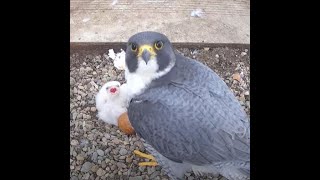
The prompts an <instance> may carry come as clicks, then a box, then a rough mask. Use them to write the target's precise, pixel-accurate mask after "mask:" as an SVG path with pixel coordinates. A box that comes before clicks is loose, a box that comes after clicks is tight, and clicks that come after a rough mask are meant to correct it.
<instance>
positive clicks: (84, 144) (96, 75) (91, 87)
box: [70, 47, 250, 180]
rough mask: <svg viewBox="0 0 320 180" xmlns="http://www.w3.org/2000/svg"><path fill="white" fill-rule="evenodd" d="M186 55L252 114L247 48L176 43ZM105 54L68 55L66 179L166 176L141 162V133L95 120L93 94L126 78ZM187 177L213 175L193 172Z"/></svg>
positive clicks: (165, 178)
mask: <svg viewBox="0 0 320 180" xmlns="http://www.w3.org/2000/svg"><path fill="white" fill-rule="evenodd" d="M178 51H179V52H180V53H182V54H184V55H185V56H188V57H191V58H195V59H198V60H199V61H201V62H203V63H204V64H206V65H207V66H209V67H210V68H212V69H213V70H214V71H215V72H216V73H217V74H218V75H219V76H220V77H221V78H223V80H224V81H225V82H226V84H227V85H228V86H229V87H230V88H231V90H232V92H233V93H234V94H235V95H236V97H237V98H238V100H239V101H240V103H241V104H242V105H243V107H244V109H245V111H246V112H247V114H248V115H250V69H249V66H250V50H249V49H240V48H230V47H221V48H211V47H210V48H208V47H205V48H203V49H188V48H179V49H178ZM107 53H108V50H106V53H104V54H99V53H81V52H74V53H73V54H71V56H70V179H72V180H81V179H90V180H91V179H92V180H98V179H129V180H143V179H156V180H157V179H159V180H168V179H169V178H168V176H167V175H165V173H164V172H163V170H162V169H161V167H139V166H138V163H139V162H140V161H143V159H141V158H139V157H136V156H134V155H133V151H134V150H136V149H137V150H140V151H142V152H146V151H145V148H144V146H143V143H142V142H141V140H140V138H139V137H138V136H136V135H131V136H128V135H125V134H123V133H122V132H120V131H119V129H118V128H117V127H115V126H113V125H108V124H105V123H104V122H102V121H99V120H98V119H97V110H96V108H95V94H96V93H97V92H98V90H99V88H100V87H101V86H102V85H103V84H104V83H105V82H107V81H110V80H117V81H119V82H120V83H124V82H125V79H124V72H123V71H119V70H117V69H116V68H115V67H114V66H113V62H112V60H110V59H108V56H107ZM185 179H190V180H191V179H193V180H198V179H216V180H221V179H224V178H223V177H221V176H219V177H216V176H209V175H208V176H205V175H204V176H195V175H194V173H186V176H185Z"/></svg>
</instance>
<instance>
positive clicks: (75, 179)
mask: <svg viewBox="0 0 320 180" xmlns="http://www.w3.org/2000/svg"><path fill="white" fill-rule="evenodd" d="M70 180H78V177H77V176H72V177H71V178H70Z"/></svg>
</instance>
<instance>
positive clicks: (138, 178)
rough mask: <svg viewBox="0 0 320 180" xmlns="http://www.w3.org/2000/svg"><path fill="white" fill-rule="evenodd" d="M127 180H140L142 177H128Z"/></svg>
mask: <svg viewBox="0 0 320 180" xmlns="http://www.w3.org/2000/svg"><path fill="white" fill-rule="evenodd" d="M129 180H142V176H135V177H129Z"/></svg>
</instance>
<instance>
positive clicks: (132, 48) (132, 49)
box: [131, 43, 138, 52]
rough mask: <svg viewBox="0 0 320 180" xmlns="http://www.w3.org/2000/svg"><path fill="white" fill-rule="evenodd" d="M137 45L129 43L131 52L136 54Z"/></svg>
mask: <svg viewBox="0 0 320 180" xmlns="http://www.w3.org/2000/svg"><path fill="white" fill-rule="evenodd" d="M137 49H138V48H137V45H136V44H135V43H131V51H134V52H136V51H137Z"/></svg>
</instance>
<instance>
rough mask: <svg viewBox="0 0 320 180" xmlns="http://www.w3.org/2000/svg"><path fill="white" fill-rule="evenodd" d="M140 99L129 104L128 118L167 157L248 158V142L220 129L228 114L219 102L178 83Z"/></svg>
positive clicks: (179, 159)
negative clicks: (209, 99) (224, 112)
mask: <svg viewBox="0 0 320 180" xmlns="http://www.w3.org/2000/svg"><path fill="white" fill-rule="evenodd" d="M138 98H140V99H139V101H135V100H133V102H132V103H130V106H129V109H128V114H129V119H130V121H131V123H132V125H133V127H134V129H135V130H136V132H137V133H138V134H139V135H140V136H141V137H143V138H144V139H145V140H146V141H147V142H148V143H149V144H150V145H152V146H153V147H154V148H155V149H156V150H157V151H158V152H159V153H161V154H162V155H163V156H165V157H167V158H168V159H171V160H173V161H176V162H190V163H192V164H196V165H203V164H212V163H213V162H222V161H229V160H240V159H247V158H248V152H247V151H248V146H247V144H246V143H245V142H243V141H242V140H239V138H238V136H234V137H233V138H235V139H232V136H231V135H230V133H229V132H227V131H225V130H223V129H222V128H221V125H223V124H224V123H222V124H221V122H222V121H224V120H225V118H229V117H227V115H225V114H221V113H219V112H218V111H219V109H220V108H219V107H218V106H219V101H217V100H214V101H215V102H211V103H208V99H203V98H201V97H200V96H198V95H197V94H195V93H192V92H191V91H190V90H187V89H184V88H181V87H178V86H176V85H175V84H171V85H169V86H167V87H165V88H156V89H152V90H149V92H147V93H145V94H144V95H143V96H140V97H138ZM211 101H212V99H211ZM214 106H216V107H214ZM208 111H211V112H208ZM219 122H220V124H219ZM236 146H237V147H236ZM238 156H239V157H238Z"/></svg>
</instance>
